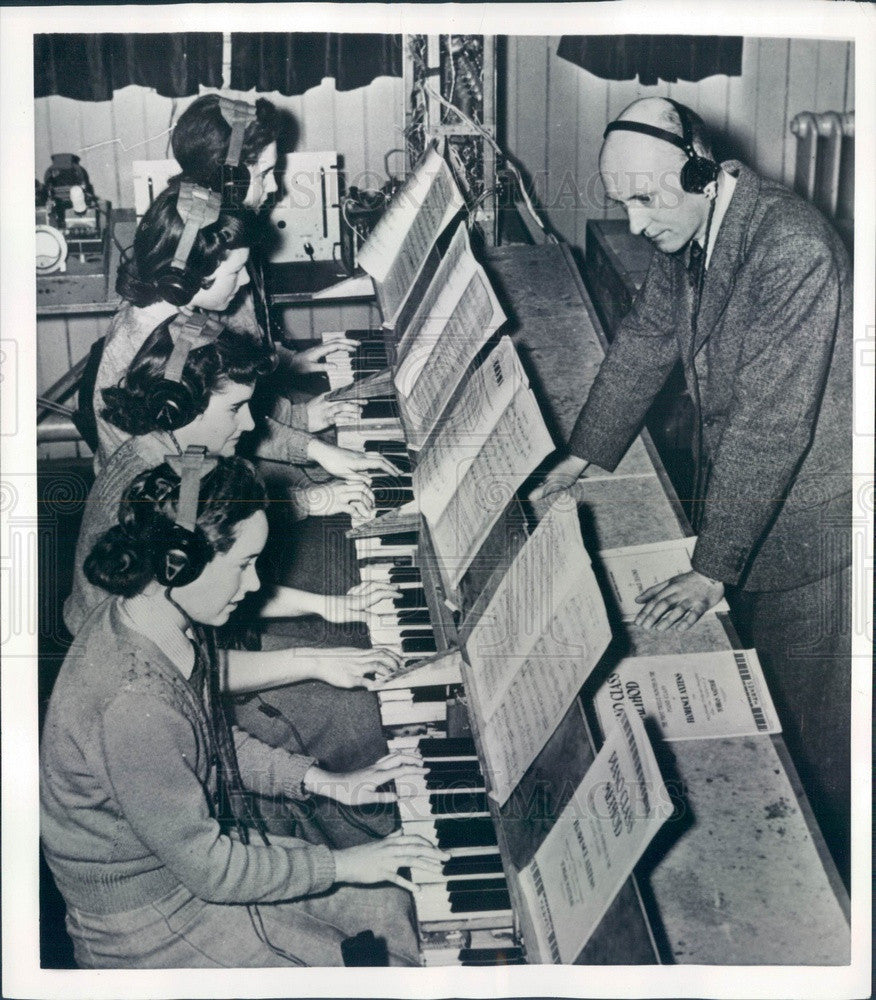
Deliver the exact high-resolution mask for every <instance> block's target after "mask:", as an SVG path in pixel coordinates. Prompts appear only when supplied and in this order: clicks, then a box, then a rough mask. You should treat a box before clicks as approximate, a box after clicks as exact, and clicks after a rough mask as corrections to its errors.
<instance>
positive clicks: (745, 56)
mask: <svg viewBox="0 0 876 1000" xmlns="http://www.w3.org/2000/svg"><path fill="white" fill-rule="evenodd" d="M759 60H760V46H759V44H758V41H757V39H755V38H746V39H745V42H744V43H743V45H742V75H741V76H731V77H730V78H729V79H728V81H727V127H726V130H725V150H726V153H727V155H732V156H734V157H737V158H739V159H741V160H743V161H745V162H746V163H751V164H754V163H756V162H757V153H756V149H757V115H756V113H755V109H756V105H757V86H758V76H757V68H758V64H759Z"/></svg>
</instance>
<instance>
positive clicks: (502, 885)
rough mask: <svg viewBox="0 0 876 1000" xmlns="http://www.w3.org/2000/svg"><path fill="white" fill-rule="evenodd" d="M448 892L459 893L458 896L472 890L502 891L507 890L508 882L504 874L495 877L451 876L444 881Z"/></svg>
mask: <svg viewBox="0 0 876 1000" xmlns="http://www.w3.org/2000/svg"><path fill="white" fill-rule="evenodd" d="M445 887H446V889H447V891H448V892H449V893H454V892H456V893H459V895H460V896H463V895H465V894H466V893H473V892H503V891H507V889H508V883H507V882H506V881H505V876H504V875H497V876H496V877H495V878H452V879H449V880H448V881H447V882H446V883H445Z"/></svg>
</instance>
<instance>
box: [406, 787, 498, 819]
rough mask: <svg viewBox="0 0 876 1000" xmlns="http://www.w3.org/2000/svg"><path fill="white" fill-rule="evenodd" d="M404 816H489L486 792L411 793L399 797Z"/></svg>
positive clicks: (426, 817)
mask: <svg viewBox="0 0 876 1000" xmlns="http://www.w3.org/2000/svg"><path fill="white" fill-rule="evenodd" d="M399 808H400V810H401V812H402V818H404V817H405V816H407V818H408V819H429V818H433V819H434V818H439V817H442V818H443V817H447V818H452V817H454V816H456V817H461V816H488V815H489V809H488V807H487V796H486V793H485V792H469V791H459V792H434V793H433V794H432V795H425V796H422V795H409V796H403V797H400V798H399Z"/></svg>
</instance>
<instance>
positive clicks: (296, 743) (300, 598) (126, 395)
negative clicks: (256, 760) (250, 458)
mask: <svg viewBox="0 0 876 1000" xmlns="http://www.w3.org/2000/svg"><path fill="white" fill-rule="evenodd" d="M171 322H172V321H170V320H168V321H165V323H163V324H162V325H161V326H159V328H158V329H156V330H155V331H154V332H153V334H152V336H150V338H149V340H148V341H147V342H146V343H145V344H144V345H143V347H142V348H141V350H140V352H139V354H138V355H137V358H136V359H135V362H134V364H132V366H131V369H130V370H129V372H128V375H127V377H126V378H125V379H124V380H123V382H122V384H121V385H119V386H116V387H113V388H110V389H106V390H104V393H103V395H104V400H105V406H104V410H103V414H104V417H105V418H106V419H107V421H108V422H110V423H111V424H112V425H114V426H119V427H120V428H121V429H122V430H124V431H125V433H126V434H127V435H130V437H128V438H127V440H126V441H125V443H124V444H123V445H122V446H121V447H119V448H118V449H117V450H116V452H115V453H114V454H113V456H112V457H111V459H110V461H109V462H108V463H107V465H106V466H105V467H104V468H103V469H102V471H101V472H100V473H99V475H98V477H97V480H96V481H95V484H94V486H93V487H92V489H91V492H90V493H89V496H88V500H87V502H86V505H85V511H84V514H83V518H82V525H81V527H80V533H79V539H78V542H77V547H76V555H75V561H74V568H73V589H72V592H71V594H70V596H69V597H68V598H67V600H66V602H65V604H64V622H65V624H66V626H67V628H68V629H69V630H70V632H71V634H73V635H76V634H77V633H78V632H79V630H80V629H81V628H82V626H83V623H84V622H85V619H86V618H87V616H88V615H89V613H90V612H91V611H92V609H93V608H94V607H95V606H96V605H98V604H100V603H101V602H102V601H104V600H106V598H107V596H108V594H107V592H106V590H104V589H103V588H101V587H100V586H97V585H95V584H94V583H93V582H92V581H90V580H89V578H88V577H87V575H86V574H85V570H84V564H85V560H86V557H87V556H88V553H89V552H90V551H91V549H92V548H93V546H94V544H95V543H96V541H97V539H98V538H99V537H100V536H101V535H102V534H103V533H104V532H106V531H107V530H109V529H110V528H111V527H112V525H113V524H115V523H116V520H117V516H118V510H119V502H120V501H121V498H122V495H123V492H124V490H125V488H126V487H127V486H128V484H129V483H130V482H131V481H132V480H133V479H134V478H135V477H136V476H138V475H139V474H140V473H142V472H143V471H144V470H145V469H148V468H152V467H153V466H155V465H158V464H160V463H161V462H163V461H164V458H165V456H166V455H168V454H174V453H182V452H183V451H185V449H186V448H187V447H188V446H189V445H200V446H203V447H206V448H207V450H208V451H210V452H211V453H214V454H221V455H226V456H228V455H233V454H234V451H235V448H236V446H237V442H238V441H239V439H240V437H241V435H242V434H245V433H247V432H248V431H250V430H251V429H252V427H253V419H252V416H251V414H250V409H249V406H250V399H251V398H252V394H253V390H254V388H255V384H256V382H257V380H258V378H259V377H260V376H261V375H263V374H264V372H265V371H266V370H267V369H268V367H269V358H268V355H267V352H266V350H265V348H264V347H263V346H262V345H259V344H256V343H255V342H254V341H253V340H251V339H250V338H248V337H240V336H237V335H235V334H231V333H228V332H225V331H223V332H222V333H220V334H219V336H218V337H217V339H216V340H215V341H214V342H212V343H210V344H206V345H204V346H202V347H197V348H195V349H193V350H191V351H190V352H189V355H188V357H187V358H186V363H185V365H184V367H183V370H182V374H181V380H180V385H181V386H183V387H185V388H186V389H187V390H188V393H189V395H190V398H191V401H192V413H190V414H188V415H186V414H185V413H179V414H177V415H176V419H173V420H170V421H169V422H168V421H167V420H166V419H165V418H164V417H163V416H162V415H161V413H160V412H159V411H157V410H156V408H155V406H154V403H151V402H150V400H152V399H153V398H154V396H155V395H156V394H157V393H159V392H160V388H161V378H162V375H163V371H164V366H165V364H166V362H167V360H168V358H169V356H170V354H171V352H172V349H173V340H172V337H171V333H170V329H169V324H170V323H171ZM322 488H323V487H321V486H320V487H311V489H314V490H317V491H319V490H321V489H322ZM341 488H342V489H343V490H344V491H346V492H345V493H344V494H343V496H344V500H345V502H346V503H348V504H350V505H351V506H354V507H358V508H360V509H364V508H365V507H367V506H368V504H369V503H370V493H369V491H368V488H367V487H366V486H364V485H363V484H360V483H345V484H343V485H342V487H341ZM397 596H398V592H397V591H395V590H393V589H391V588H381V587H378V586H374V585H371V584H369V585H360V586H359V587H355V588H353V589H352V590H351V591H350V592H349V593H348V594H345V595H333V596H331V597H325V596H323V595H317V594H308V593H305V592H302V591H299V590H293V589H291V588H286V587H277V588H275V590H274V591H273V593H272V594H270V595H269V598H268V600H267V602H266V603H265V604H264V606H263V607H262V608H261V614H262V616H263V617H271V618H292V617H297V616H299V615H306V614H317V615H320V616H322V617H323V618H325V619H326V620H328V621H332V622H337V623H341V622H346V621H360V620H362V619H363V618H364V616H365V613H366V609H367V608H368V607H370V606H371V605H372V604H374V603H375V602H377V601H380V600H383V599H385V598H387V597H397ZM269 645H270V648H267V649H262V650H257V651H250V650H244V649H240V650H237V649H234V650H227V651H223V652H222V666H223V682H224V683H223V687H224V689H225V690H226V691H227V692H228V693H229V694H231V695H239V696H244V695H246V694H247V693H251V692H258V694H257V695H255V696H254V697H252V698H249V699H248V700H244V698H243V697H241V698H240V699H238V700H239V701H240V702H241V703H240V704H238V703H235V704H234V706H233V708H234V712H235V716H236V719H237V721H238V723H239V724H240V725H241V726H242V727H243V728H244V729H247V730H248V731H251V732H253V733H255V734H256V735H257V736H259V737H261V738H262V739H263V740H264V741H265V742H268V743H271V744H272V745H283V746H286V747H291V748H295V749H297V750H299V751H302V752H303V751H304V750H307V751H308V752H310V753H314V754H315V755H317V756H318V757H319V759H320V760H321V761H323V762H324V763H326V764H327V765H330V766H332V767H333V768H334V769H336V770H341V769H344V770H352V769H354V768H356V767H359V766H363V765H364V764H366V763H369V762H371V761H373V760H375V759H376V758H377V757H378V756H380V755H381V754H382V753H385V752H386V741H385V740H384V737H383V732H382V728H381V724H380V711H379V706H378V704H377V698H376V696H375V695H374V693H373V692H372V691H371V690H368V688H371V687H373V685H374V682H372V681H371V680H370V679H369V678H370V676H371V675H373V676H374V677H375V679H376V678H378V677H379V676H380V675H381V674H382V673H383V672H384V671H385V670H386V669H388V668H391V667H392V666H394V665H395V663H396V659H395V657H394V656H393V654H391V653H390V652H388V651H386V650H380V649H373V650H372V649H358V648H353V647H350V646H334V647H331V648H322V647H310V648H297V649H294V650H291V649H289V648H288V646H289V642H288V640H287V641H285V642H283V641H282V640H274V642H273V643H269ZM278 646H283V647H284V648H278ZM312 811H313V812H315V813H316V814H318V820H319V822H320V823H321V825H322V828H323V830H324V831H325V834H326V837H327V838H328V839H330V840H331V842H332V843H334V844H336V845H337V846H346V845H347V844H349V843H353V842H358V840H360V839H361V838H362V832H361V831H358V830H357V827H356V825H355V824H351V823H350V822H348V821H347V817H346V816H338V815H336V811H335V810H334V809H333V808H332V806H331V804H330V803H320V804H319V806H318V807H317V808H316V809H315V810H312ZM370 812H372V813H374V815H373V816H369V817H367V819H368V826H369V828H370V829H372V830H376V831H378V832H381V833H386V832H388V831H389V830H391V829H392V827H393V826H394V822H395V817H394V815H393V813H392V811H391V810H390V811H388V812H387V811H386V810H379V809H377V810H370ZM290 821H291V817H289V816H286V815H280V816H278V817H277V828H280V829H288V825H289V822H290Z"/></svg>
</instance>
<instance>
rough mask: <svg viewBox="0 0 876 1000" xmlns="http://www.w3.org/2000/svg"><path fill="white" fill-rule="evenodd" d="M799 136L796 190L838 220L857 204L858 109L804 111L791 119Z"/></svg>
mask: <svg viewBox="0 0 876 1000" xmlns="http://www.w3.org/2000/svg"><path fill="white" fill-rule="evenodd" d="M791 131H792V132H793V133H794V135H795V136H796V137H797V162H796V166H795V169H794V190H795V191H796V192H797V193H798V194H799V195H802V196H803V197H804V198H806V199H808V200H809V201H811V202H813V203H814V204H815V205H816V206H817V207H818V208H819V209H820V210H821V211H822V212H824V214H825V215H826V216H827V217H828V218H830V219H834V220H836V221H837V222H847V223H850V222H851V220H852V219H853V218H854V214H855V212H854V205H855V113H854V111H849V112H846V113H845V114H840V113H839V112H837V111H825V112H822V113H820V114H817V113H815V112H812V111H804V112H802V113H801V114H799V115H797V116H796V117H795V118H794V120H793V121H792V122H791Z"/></svg>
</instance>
